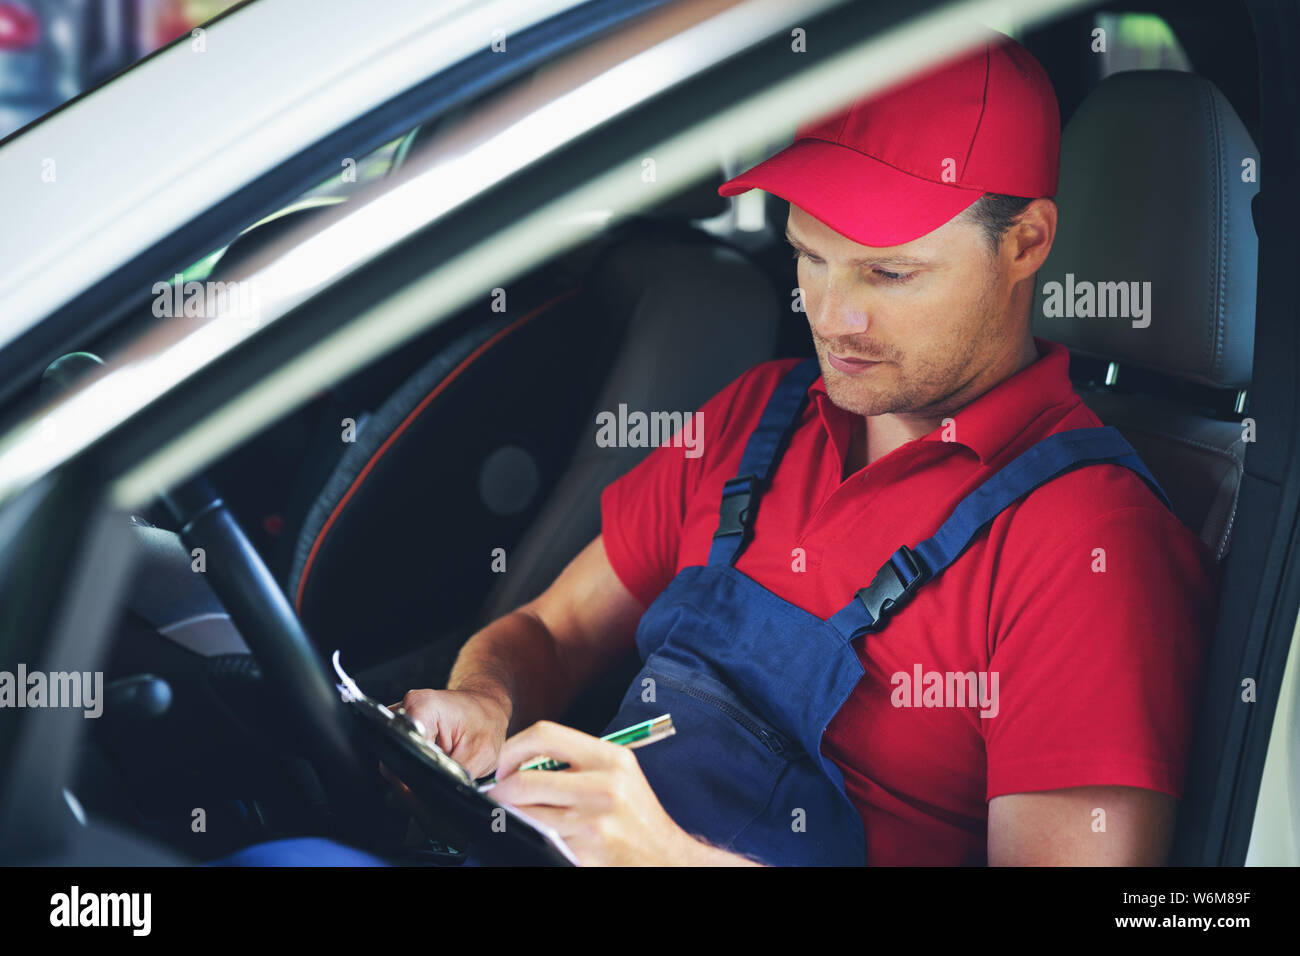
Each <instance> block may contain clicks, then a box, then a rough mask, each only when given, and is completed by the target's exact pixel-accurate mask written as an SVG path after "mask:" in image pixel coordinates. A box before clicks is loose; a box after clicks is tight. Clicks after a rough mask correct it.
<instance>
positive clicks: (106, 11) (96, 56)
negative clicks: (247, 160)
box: [0, 0, 239, 138]
mask: <svg viewBox="0 0 1300 956" xmlns="http://www.w3.org/2000/svg"><path fill="white" fill-rule="evenodd" d="M237 2H239V0H0V138H3V137H5V136H8V135H9V134H10V133H12V132H14V131H15V130H17V129H20V128H22V127H23V126H26V125H27V124H28V123H30V122H31V121H32V120H34V119H37V118H39V117H41V116H43V115H45V114H46V113H48V112H49V111H50V110H52V109H54V108H55V107H56V106H58V105H59V104H61V103H64V102H66V101H67V100H69V99H71V98H72V97H74V96H76V95H77V94H78V93H80V92H81V91H83V90H86V89H89V88H90V87H92V86H94V85H96V84H97V83H99V82H100V81H102V80H104V79H107V78H108V77H109V76H112V75H113V74H114V73H116V72H117V71H118V70H121V69H122V68H123V67H126V66H129V65H130V64H131V63H133V62H135V61H136V60H138V59H140V58H141V57H143V56H146V55H147V54H149V53H152V52H153V51H154V50H156V49H158V48H159V47H161V46H165V45H166V44H168V43H170V42H171V41H172V40H175V39H176V38H177V37H181V36H185V35H187V34H188V33H189V32H190V30H192V29H193V28H194V27H195V26H197V25H198V24H200V23H203V22H204V21H206V20H210V19H212V18H213V17H215V16H216V15H217V14H219V13H221V12H223V11H225V10H227V9H229V8H230V7H233V6H235V4H236V3H237Z"/></svg>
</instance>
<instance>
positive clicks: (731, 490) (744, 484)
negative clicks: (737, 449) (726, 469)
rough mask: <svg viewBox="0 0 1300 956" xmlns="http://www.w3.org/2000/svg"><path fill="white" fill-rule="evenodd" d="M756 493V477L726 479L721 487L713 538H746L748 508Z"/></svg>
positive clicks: (749, 521) (748, 516)
mask: <svg viewBox="0 0 1300 956" xmlns="http://www.w3.org/2000/svg"><path fill="white" fill-rule="evenodd" d="M757 491H758V477H757V476H756V475H741V476H740V477H737V478H728V479H727V482H726V484H724V485H723V486H722V505H721V507H720V508H719V510H718V530H717V531H715V532H713V537H715V538H725V537H727V536H729V535H734V534H738V535H741V537H742V539H743V538H746V537H748V533H749V529H750V526H751V525H752V524H753V522H752V521H751V520H750V514H749V506H750V503H751V502H752V501H753V500H754V495H755V494H756V493H757Z"/></svg>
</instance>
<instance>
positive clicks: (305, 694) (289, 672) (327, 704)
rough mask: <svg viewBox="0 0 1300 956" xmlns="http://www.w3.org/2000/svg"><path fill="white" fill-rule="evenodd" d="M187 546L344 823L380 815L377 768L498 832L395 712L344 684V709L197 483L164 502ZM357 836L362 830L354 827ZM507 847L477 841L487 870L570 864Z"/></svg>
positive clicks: (516, 836) (298, 626)
mask: <svg viewBox="0 0 1300 956" xmlns="http://www.w3.org/2000/svg"><path fill="white" fill-rule="evenodd" d="M162 501H163V503H164V505H165V506H166V507H167V509H168V510H169V511H170V512H171V513H172V515H173V516H174V517H175V519H176V521H177V524H178V526H179V528H180V536H181V540H182V541H183V542H184V543H185V546H186V547H187V548H190V549H193V548H203V549H204V553H205V558H206V565H207V574H208V579H209V580H208V583H209V584H210V586H211V587H212V590H213V592H214V593H215V594H216V596H217V598H218V599H219V600H220V601H221V602H222V604H223V605H224V606H225V608H226V611H227V612H228V613H229V614H230V618H231V620H232V621H233V622H234V624H235V627H236V628H237V629H238V630H239V632H240V634H241V635H242V636H243V638H244V641H245V642H246V643H247V644H248V647H249V649H250V650H251V651H252V652H253V656H254V657H255V658H256V660H257V662H258V664H259V665H260V667H261V668H262V672H263V675H264V676H265V678H266V680H267V683H268V685H269V686H270V687H271V689H272V690H273V691H274V692H276V693H279V694H281V695H282V696H283V697H284V703H285V707H286V709H287V711H288V718H287V719H288V720H289V721H290V724H291V726H292V727H293V728H294V729H295V730H296V731H297V733H299V734H300V735H301V739H302V740H303V741H304V744H305V750H306V752H307V755H308V757H309V758H310V759H311V761H312V763H313V765H314V766H315V767H316V770H317V772H318V773H319V774H320V776H321V779H322V783H323V785H324V786H325V790H326V793H327V794H328V796H329V797H330V802H331V804H332V805H334V806H335V807H336V808H338V809H340V810H344V811H345V813H344V820H347V821H352V822H354V823H360V822H363V821H366V820H368V819H373V817H372V815H373V814H376V813H380V812H382V806H381V803H380V800H379V798H378V794H379V793H381V792H382V786H383V785H382V784H381V783H380V776H379V767H378V763H379V762H382V765H383V766H384V767H386V768H388V772H387V773H385V775H384V776H385V777H387V778H388V779H389V783H390V784H391V783H393V782H394V781H393V779H392V777H393V774H394V773H395V774H396V775H397V778H398V782H399V783H400V784H401V785H403V786H404V787H405V788H406V789H407V790H408V791H409V793H410V794H411V795H413V796H414V797H415V798H417V799H418V800H420V801H422V802H423V804H424V805H425V808H426V810H428V811H429V815H428V816H426V817H425V819H429V818H432V817H436V816H439V815H441V816H444V817H446V820H445V822H446V823H449V824H450V825H451V826H452V827H453V828H455V829H457V830H465V829H468V830H469V831H471V832H480V833H488V832H492V833H500V832H502V828H500V827H498V826H497V825H496V824H497V823H498V822H499V821H498V819H497V818H496V817H495V816H494V814H495V813H498V812H500V811H499V809H495V808H496V804H495V803H494V802H492V801H491V800H490V799H485V798H484V797H483V796H481V795H480V794H479V792H478V790H477V788H476V787H475V785H474V781H473V779H471V778H470V777H469V775H468V774H467V773H465V771H464V770H463V769H462V768H460V767H459V765H456V764H455V763H454V762H453V761H451V760H450V758H448V757H447V756H446V754H443V753H442V752H441V751H440V750H438V748H437V747H436V746H434V745H433V744H432V743H430V742H429V741H428V740H427V739H426V738H425V735H424V732H423V728H421V727H419V725H418V724H415V723H414V722H413V721H412V720H411V719H410V718H409V717H406V716H405V715H402V714H393V713H391V712H390V711H389V710H388V709H387V708H386V707H383V706H382V705H381V704H379V703H378V702H376V701H374V700H371V699H370V698H368V697H366V696H365V695H364V694H363V693H361V691H360V689H359V688H357V687H356V685H355V684H353V683H351V681H350V679H348V680H345V685H346V686H347V687H348V689H349V694H348V697H349V700H348V701H347V702H345V701H344V699H343V696H342V695H340V693H339V691H338V689H337V688H336V687H335V683H334V680H333V678H332V676H331V675H330V673H329V671H327V670H326V667H325V663H324V661H323V660H322V659H321V657H320V655H319V653H318V652H317V650H316V648H315V646H314V645H313V644H312V642H311V639H310V638H309V637H308V636H307V633H306V631H305V630H304V629H303V627H302V623H301V622H300V621H299V620H298V616H297V615H296V614H295V613H294V610H293V607H292V605H290V603H289V600H288V598H287V597H285V594H284V592H283V591H282V590H281V589H280V586H279V584H278V583H277V582H276V580H275V577H274V575H272V574H271V572H270V570H269V569H268V568H267V566H266V564H265V562H264V561H263V560H262V557H261V555H260V554H259V553H258V552H257V550H256V549H255V548H254V547H253V545H252V543H251V542H250V541H249V540H248V537H247V536H246V535H245V534H244V531H243V529H242V528H241V527H240V525H239V522H238V521H236V520H235V516H234V515H233V514H232V513H231V512H230V509H229V508H228V507H227V506H226V504H225V502H224V501H222V499H221V496H220V495H219V494H218V493H217V490H216V488H215V487H214V486H213V484H212V483H211V482H210V481H209V480H207V479H206V478H204V477H202V476H200V477H198V478H194V479H192V480H191V481H189V482H187V483H185V484H183V485H181V486H180V487H178V488H176V489H174V490H172V491H170V492H168V493H166V494H164V495H163V496H162ZM358 829H359V830H361V829H364V828H363V827H358ZM506 832H508V834H509V836H508V837H507V838H506V839H499V838H498V839H490V840H489V839H485V840H483V841H482V844H483V845H482V846H481V850H480V854H479V855H480V857H481V858H482V859H483V860H484V861H485V862H490V861H495V862H501V863H517V862H524V863H551V864H559V865H567V864H568V863H569V862H570V860H569V859H568V858H566V857H565V855H564V854H563V853H562V852H560V851H558V849H557V848H556V847H555V846H554V845H553V844H551V843H549V842H548V841H547V840H546V839H545V838H544V837H543V836H542V835H541V834H539V833H536V832H534V831H533V830H532V829H530V828H527V827H520V826H514V827H510V828H509V829H508V831H506Z"/></svg>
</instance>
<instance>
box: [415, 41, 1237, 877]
mask: <svg viewBox="0 0 1300 956" xmlns="http://www.w3.org/2000/svg"><path fill="white" fill-rule="evenodd" d="M1059 138H1060V131H1059V114H1058V112H1057V105H1056V99H1055V96H1054V94H1053V92H1052V88H1051V85H1050V82H1049V81H1048V79H1047V77H1046V74H1045V73H1044V72H1043V70H1042V67H1041V66H1040V65H1039V64H1038V63H1037V62H1036V61H1035V60H1034V59H1033V58H1032V57H1031V56H1030V55H1029V53H1028V52H1027V51H1025V50H1024V49H1023V48H1022V47H1020V46H1019V45H1018V44H1015V43H1014V42H1011V41H1006V42H995V43H990V44H989V45H987V46H986V47H985V48H983V49H980V50H979V51H977V52H976V53H975V54H973V55H970V56H967V57H964V58H962V59H960V60H958V61H956V62H954V63H952V64H950V65H948V66H945V67H943V68H941V69H938V70H935V71H932V72H930V73H928V74H926V75H925V76H923V77H922V78H920V79H918V80H915V81H913V82H910V83H908V84H906V85H905V86H903V87H900V88H897V89H895V90H893V91H890V92H889V93H887V94H886V95H883V96H880V97H876V98H873V99H870V100H867V101H865V102H859V103H856V104H854V105H853V107H852V108H850V109H849V110H847V111H845V112H844V113H842V114H840V115H838V116H836V117H833V118H832V119H829V120H827V121H825V122H822V123H819V124H816V125H814V126H812V127H811V128H809V129H804V130H800V131H799V133H798V134H796V139H795V142H794V143H793V144H792V145H791V146H790V147H789V148H787V149H786V150H784V151H783V152H781V153H779V154H778V155H776V156H775V157H773V158H771V159H769V160H767V161H766V162H764V163H761V164H759V165H758V166H757V167H755V168H754V169H752V170H749V171H748V172H746V173H744V174H742V175H741V176H739V177H737V178H736V179H733V180H732V181H731V182H729V183H727V184H725V185H724V186H723V187H722V190H721V191H722V193H723V194H724V195H733V194H736V193H739V192H743V191H745V190H746V189H749V188H761V189H765V190H768V191H770V192H772V193H774V194H777V195H779V196H782V197H784V198H785V199H787V200H789V201H790V214H789V221H788V224H787V237H788V239H789V242H790V244H791V245H792V246H793V248H794V251H795V254H796V256H797V257H798V260H799V263H798V277H799V288H800V290H801V295H802V302H803V306H804V308H805V310H806V312H807V316H808V320H809V325H810V329H811V332H812V336H813V342H814V345H815V349H816V355H817V360H816V363H815V364H814V363H811V362H807V363H801V362H799V361H797V360H781V361H774V362H768V363H765V364H763V365H760V366H758V367H756V368H754V369H751V370H750V371H749V372H747V373H746V374H745V375H743V376H741V377H740V378H739V379H738V380H737V381H735V382H733V383H732V384H731V385H729V386H728V387H727V388H726V389H724V390H723V391H722V392H721V393H719V394H718V395H716V396H715V397H714V398H712V399H711V400H710V401H709V402H708V403H707V404H706V405H705V406H704V407H703V409H702V410H701V411H702V414H703V419H702V421H703V429H704V439H703V448H704V454H703V455H702V456H700V457H695V458H687V457H685V456H684V455H683V453H682V450H681V449H680V448H674V447H671V446H667V445H665V446H663V447H660V448H658V449H656V450H655V451H654V452H653V453H652V454H651V455H650V456H648V458H647V459H646V460H645V461H644V462H642V463H641V464H640V465H639V466H638V467H637V468H635V469H634V470H633V471H631V472H630V473H629V474H627V475H625V476H624V477H623V478H621V479H619V480H618V481H616V482H614V483H613V484H611V485H610V486H609V487H608V488H607V489H606V490H605V492H604V495H603V497H602V520H603V524H602V533H601V535H600V536H599V537H597V538H596V540H594V541H593V542H591V544H590V545H589V546H588V547H587V548H586V549H585V550H584V551H583V552H582V553H581V554H579V555H578V556H577V557H576V558H575V559H574V560H573V562H572V563H571V564H570V565H569V566H568V567H567V568H566V569H565V570H564V572H563V573H562V574H561V575H560V577H559V578H558V579H557V580H556V581H555V582H554V584H553V585H552V586H551V587H550V588H549V589H547V590H546V591H545V592H544V593H543V594H542V595H541V596H540V597H538V598H537V599H536V600H534V601H532V602H530V603H528V604H527V605H525V606H524V607H522V608H520V609H519V610H517V611H515V612H514V613H512V614H509V615H507V616H505V617H503V618H501V619H500V620H498V621H496V622H494V623H493V624H491V625H490V626H488V627H486V628H484V629H483V630H482V631H481V632H479V633H478V634H476V635H475V636H474V637H473V638H472V639H471V640H470V641H469V642H468V643H467V644H466V646H465V647H464V649H463V651H462V652H461V654H460V657H459V658H458V660H457V662H456V666H455V668H454V669H453V672H452V675H451V679H450V681H449V684H448V689H447V690H443V691H434V690H415V691H411V692H410V693H408V694H407V695H406V698H405V700H404V704H405V706H406V707H407V709H408V710H409V711H410V712H412V713H413V714H414V715H415V716H416V717H418V718H419V719H421V720H422V721H423V722H424V724H425V726H426V727H427V728H429V731H428V732H429V736H430V738H431V739H434V740H435V741H436V742H437V743H438V744H439V745H441V746H442V747H443V748H444V749H446V750H447V751H448V752H450V753H451V755H452V756H453V757H455V758H456V759H457V760H459V761H460V762H461V763H463V764H464V765H465V766H466V767H467V768H468V769H469V770H470V771H471V772H472V773H474V774H476V775H481V774H484V773H487V772H488V771H489V770H492V769H493V768H496V771H497V777H498V780H499V781H500V782H499V783H498V785H497V788H496V790H495V793H494V796H495V797H496V798H498V799H500V800H502V801H503V802H507V803H510V804H514V805H516V806H518V807H520V808H521V809H523V810H524V811H525V812H527V813H528V814H530V815H531V816H533V817H535V818H537V819H539V820H540V821H542V822H544V823H547V824H549V825H551V826H553V827H554V828H555V829H556V830H557V831H559V833H560V834H561V835H562V836H564V837H565V838H566V840H567V842H568V843H569V845H570V846H571V847H572V849H573V850H574V851H575V853H576V854H577V855H578V857H579V859H580V860H582V862H583V863H597V864H600V863H606V864H622V863H666V864H738V865H739V864H749V863H755V862H759V863H763V862H768V863H863V862H866V863H872V864H978V863H984V862H988V863H990V864H1094V863H1098V864H1137V865H1144V864H1159V863H1161V862H1163V861H1164V859H1165V857H1166V854H1167V852H1168V846H1169V841H1170V837H1171V834H1172V828H1173V822H1174V818H1175V813H1176V807H1177V803H1176V801H1177V799H1178V797H1179V796H1180V795H1181V787H1182V780H1183V773H1184V769H1185V763H1186V759H1187V751H1188V745H1189V736H1190V728H1191V721H1192V702H1193V700H1194V699H1195V698H1194V695H1195V692H1196V689H1197V684H1198V681H1199V679H1200V669H1201V666H1202V665H1201V661H1202V658H1203V651H1204V647H1205V642H1206V640H1207V639H1208V628H1209V626H1210V622H1211V621H1212V620H1213V610H1214V608H1213V594H1214V584H1215V580H1214V566H1213V562H1212V559H1211V558H1210V556H1209V554H1208V551H1207V550H1206V549H1205V548H1204V547H1203V546H1202V545H1201V544H1200V542H1199V541H1198V540H1197V539H1196V537H1195V536H1194V535H1193V534H1192V533H1191V532H1190V531H1188V530H1187V529H1186V528H1185V527H1184V526H1182V525H1181V524H1180V523H1179V522H1178V520H1177V519H1176V518H1175V517H1174V516H1173V514H1172V513H1171V512H1170V510H1169V509H1168V507H1167V505H1166V504H1165V503H1164V501H1163V500H1162V495H1163V493H1162V492H1160V491H1159V489H1158V486H1156V485H1155V483H1154V480H1153V479H1151V477H1150V475H1149V474H1147V473H1146V471H1145V469H1144V468H1143V467H1142V465H1141V462H1140V461H1138V460H1137V458H1136V456H1135V455H1133V454H1132V453H1131V449H1129V448H1128V447H1127V445H1126V444H1124V443H1123V441H1122V439H1119V438H1118V433H1115V432H1114V431H1113V430H1110V429H1100V425H1101V423H1100V422H1099V421H1098V420H1097V418H1096V417H1095V416H1094V415H1093V414H1092V413H1091V412H1090V411H1089V410H1088V409H1087V408H1086V407H1085V406H1084V405H1083V404H1082V402H1081V401H1080V400H1079V398H1078V396H1076V395H1075V394H1074V392H1073V390H1072V389H1071V386H1070V381H1069V378H1068V376H1067V362H1068V358H1067V355H1066V353H1065V350H1064V349H1063V348H1061V347H1060V346H1058V345H1054V344H1052V343H1048V342H1044V341H1041V340H1037V339H1035V338H1034V337H1033V336H1032V334H1031V332H1030V314H1031V311H1032V305H1033V302H1032V299H1033V295H1034V276H1035V273H1036V272H1037V270H1038V268H1039V267H1040V266H1041V265H1042V263H1043V261H1044V259H1045V258H1046V257H1047V254H1048V252H1049V250H1050V249H1051V246H1052V241H1053V237H1054V235H1055V232H1056V225H1057V210H1056V206H1055V204H1054V203H1053V202H1052V201H1051V199H1050V198H1049V197H1051V196H1052V195H1053V194H1054V193H1055V191H1056V179H1057V166H1058V152H1059ZM818 371H820V373H821V375H820V377H818V376H817V373H818ZM1013 461H1014V462H1016V464H1015V465H1014V466H1012V467H1011V468H1007V467H1006V466H1008V465H1009V464H1010V463H1012V462H1013ZM1085 466H1086V467H1085ZM976 489H980V493H979V494H977V495H972V492H975V491H976ZM760 504H761V507H760ZM959 506H960V507H959ZM868 585H870V586H869V587H868ZM638 624H639V628H638ZM634 640H635V643H636V646H637V648H638V650H639V651H640V653H641V655H642V657H643V659H644V660H645V662H646V666H645V669H644V670H643V671H642V673H641V674H640V675H638V679H637V680H636V681H635V682H634V684H633V686H632V687H631V688H629V690H628V693H627V696H626V697H625V699H624V701H623V704H622V706H621V708H620V710H619V713H618V715H617V716H616V717H615V718H614V720H613V721H612V722H611V729H615V728H617V727H620V726H625V725H627V724H630V723H632V722H634V721H636V720H640V719H643V718H645V717H649V716H655V715H657V714H660V713H664V712H671V713H672V714H673V717H674V721H675V723H676V724H677V727H678V733H677V735H676V736H674V737H672V738H670V739H669V740H667V741H664V742H661V743H657V744H655V745H653V746H650V747H646V748H644V749H642V750H639V751H636V752H635V753H634V752H629V751H627V750H625V749H623V748H620V747H617V746H615V745H613V744H608V743H604V742H602V741H600V740H598V739H596V738H595V737H592V736H589V735H587V734H583V733H580V732H578V731H576V730H572V729H569V728H564V727H560V726H558V725H556V724H553V723H549V722H546V721H542V722H540V723H539V722H537V721H539V720H540V719H541V718H544V717H548V716H551V717H553V716H556V715H559V714H562V713H563V712H564V709H565V707H566V706H567V704H568V703H569V702H570V701H571V700H572V699H573V697H574V696H575V694H576V693H577V692H578V691H579V690H580V689H581V688H582V687H583V686H584V685H585V684H586V683H588V682H589V681H590V680H591V679H592V678H593V677H595V676H596V675H597V674H599V673H600V672H601V671H603V670H604V669H605V668H607V667H608V666H609V665H611V664H612V663H614V662H615V661H617V660H618V659H620V658H621V657H623V656H624V655H625V654H626V653H627V652H628V651H629V649H631V648H632V647H633V643H634ZM511 733H514V736H510V737H509V738H508V739H507V737H508V735H509V734H511ZM539 754H547V755H550V756H551V757H554V758H556V759H559V760H563V761H566V762H567V763H569V764H570V765H571V769H569V770H568V771H565V772H561V773H555V772H544V771H522V772H516V768H517V767H518V766H519V765H520V764H522V763H523V762H525V761H526V760H528V759H529V758H532V757H534V756H536V755H539Z"/></svg>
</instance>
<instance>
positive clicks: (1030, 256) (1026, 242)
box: [1002, 199, 1056, 282]
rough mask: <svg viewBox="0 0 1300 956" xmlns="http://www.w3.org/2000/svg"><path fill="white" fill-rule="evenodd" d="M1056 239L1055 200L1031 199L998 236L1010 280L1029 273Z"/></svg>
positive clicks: (1017, 279) (1039, 264)
mask: <svg viewBox="0 0 1300 956" xmlns="http://www.w3.org/2000/svg"><path fill="white" fill-rule="evenodd" d="M1055 239H1056V203H1054V202H1053V201H1052V200H1050V199H1035V200H1034V201H1033V202H1031V203H1030V204H1029V205H1028V206H1026V207H1025V208H1024V210H1023V211H1022V212H1021V213H1020V215H1019V216H1017V217H1016V222H1015V224H1014V225H1013V226H1012V227H1011V228H1010V229H1008V230H1007V234H1006V235H1005V236H1004V237H1003V239H1002V254H1003V255H1004V256H1005V257H1006V263H1007V271H1008V273H1009V274H1010V277H1011V280H1012V282H1019V281H1020V280H1021V279H1024V278H1027V277H1028V276H1031V275H1033V274H1034V273H1035V272H1037V271H1038V269H1039V268H1040V267H1041V266H1042V264H1043V263H1044V262H1045V261H1046V259H1047V254H1048V253H1049V252H1051V251H1052V243H1053V242H1054V241H1055Z"/></svg>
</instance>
